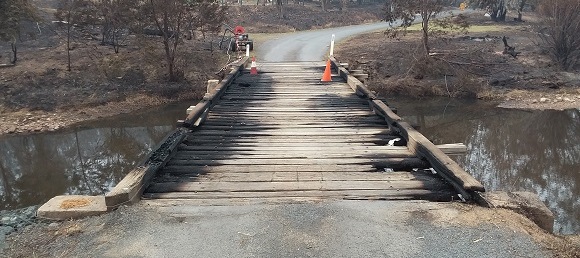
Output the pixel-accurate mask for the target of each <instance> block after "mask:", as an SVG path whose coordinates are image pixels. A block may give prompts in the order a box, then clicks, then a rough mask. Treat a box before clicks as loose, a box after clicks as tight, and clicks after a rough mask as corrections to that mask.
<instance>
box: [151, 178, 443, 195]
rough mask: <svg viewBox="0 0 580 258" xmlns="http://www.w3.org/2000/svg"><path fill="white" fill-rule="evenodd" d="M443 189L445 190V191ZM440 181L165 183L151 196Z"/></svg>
mask: <svg viewBox="0 0 580 258" xmlns="http://www.w3.org/2000/svg"><path fill="white" fill-rule="evenodd" d="M442 186H443V187H442ZM444 186H445V184H444V183H443V182H441V181H411V180H397V181H395V180H392V181H297V182H247V181H246V182H221V181H218V182H216V181H207V182H203V181H202V182H166V183H152V184H151V185H150V186H149V187H148V188H147V192H148V193H164V192H258V191H263V192H272V191H313V190H317V191H344V190H386V189H394V190H397V189H398V190H410V189H421V190H422V189H441V188H444Z"/></svg>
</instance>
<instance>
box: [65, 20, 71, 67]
mask: <svg viewBox="0 0 580 258" xmlns="http://www.w3.org/2000/svg"><path fill="white" fill-rule="evenodd" d="M71 27H72V25H71V23H70V12H69V13H68V21H67V24H66V56H67V61H68V63H67V67H66V70H67V71H69V72H70V71H71V65H70V33H71Z"/></svg>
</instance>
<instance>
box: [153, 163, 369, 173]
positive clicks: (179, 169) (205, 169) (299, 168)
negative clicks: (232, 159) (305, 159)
mask: <svg viewBox="0 0 580 258" xmlns="http://www.w3.org/2000/svg"><path fill="white" fill-rule="evenodd" d="M379 170H380V169H379V168H377V167H374V166H372V165H319V164H308V165H278V164H276V165H221V166H204V165H197V166H196V165H189V166H187V165H169V166H165V168H163V170H162V173H170V174H188V173H191V174H204V173H226V172H228V173H255V172H334V171H351V172H355V171H356V172H377V171H379Z"/></svg>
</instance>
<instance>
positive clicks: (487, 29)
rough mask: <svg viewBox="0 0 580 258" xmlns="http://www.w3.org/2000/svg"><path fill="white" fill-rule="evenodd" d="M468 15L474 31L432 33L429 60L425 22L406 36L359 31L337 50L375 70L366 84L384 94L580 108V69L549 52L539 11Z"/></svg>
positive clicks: (352, 63)
mask: <svg viewBox="0 0 580 258" xmlns="http://www.w3.org/2000/svg"><path fill="white" fill-rule="evenodd" d="M465 17H466V20H467V21H468V23H469V24H471V26H470V27H469V28H468V29H467V31H468V32H467V33H463V32H457V31H450V32H449V33H445V34H443V35H438V36H432V38H431V40H430V44H431V53H430V57H429V58H426V57H424V56H422V54H421V51H422V45H421V34H420V33H419V27H418V26H412V27H411V28H410V29H409V30H408V33H407V34H406V35H405V36H402V37H400V38H390V37H389V36H388V35H387V34H385V33H383V32H382V31H381V32H373V33H368V34H364V35H358V36H354V37H352V38H350V39H349V40H348V44H339V45H338V48H337V50H336V51H335V53H336V54H335V56H336V58H337V59H338V60H340V61H341V62H346V63H348V64H349V68H350V69H352V70H359V73H366V74H368V79H366V80H365V83H366V84H367V85H368V87H369V88H371V89H372V90H374V91H376V92H378V93H379V95H382V96H393V95H402V96H406V97H413V98H417V99H421V98H429V97H431V96H445V97H450V98H477V99H480V100H486V101H493V102H496V103H499V104H498V106H499V107H504V108H515V109H555V110H565V109H574V108H580V73H578V71H562V70H561V69H560V68H558V67H557V66H556V65H555V64H554V62H553V61H552V60H551V59H550V57H549V56H548V55H547V54H546V51H545V50H544V48H545V47H543V46H542V45H541V42H540V39H539V37H538V36H537V33H536V32H535V31H536V29H537V28H538V27H539V24H538V18H537V17H536V16H534V15H533V14H531V13H530V14H527V15H524V20H526V22H505V23H495V22H492V21H490V20H489V18H488V17H484V15H483V11H477V10H475V11H472V12H470V13H468V14H466V15H465ZM504 36H506V38H507V41H508V42H509V44H510V45H511V46H514V47H515V49H516V51H518V52H520V53H519V55H518V56H517V58H514V57H512V56H510V55H506V54H503V53H502V52H503V50H504V44H503V42H502V37H504Z"/></svg>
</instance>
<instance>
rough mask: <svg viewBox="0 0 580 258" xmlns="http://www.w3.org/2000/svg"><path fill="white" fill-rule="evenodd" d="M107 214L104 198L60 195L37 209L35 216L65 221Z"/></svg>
mask: <svg viewBox="0 0 580 258" xmlns="http://www.w3.org/2000/svg"><path fill="white" fill-rule="evenodd" d="M105 212H107V205H105V196H84V195H60V196H56V197H54V198H52V199H50V200H49V201H48V202H46V203H45V204H44V205H42V206H40V208H38V211H37V212H36V216H37V217H40V218H44V219H52V220H67V219H79V218H84V217H88V216H96V215H101V214H103V213H105Z"/></svg>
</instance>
